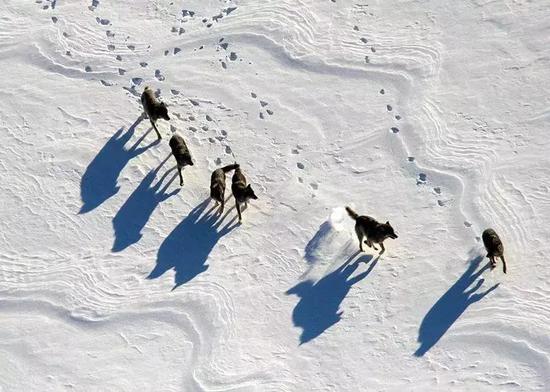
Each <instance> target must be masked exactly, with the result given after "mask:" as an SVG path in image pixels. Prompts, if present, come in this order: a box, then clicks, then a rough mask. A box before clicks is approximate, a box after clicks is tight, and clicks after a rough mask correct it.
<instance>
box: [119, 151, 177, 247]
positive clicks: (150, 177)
mask: <svg viewBox="0 0 550 392" xmlns="http://www.w3.org/2000/svg"><path fill="white" fill-rule="evenodd" d="M170 155H171V154H170ZM170 155H168V157H167V158H166V159H165V160H164V161H162V162H161V164H160V165H159V166H158V167H157V168H156V169H154V170H151V171H150V172H149V173H148V174H147V175H146V176H145V178H144V179H143V181H141V184H139V186H138V187H137V188H136V190H135V191H134V192H133V193H132V194H131V195H130V197H128V200H126V202H125V203H124V204H123V205H122V207H120V210H118V212H117V214H116V215H115V217H114V218H113V228H114V230H115V241H114V244H113V249H112V251H113V252H120V251H121V250H124V249H126V248H127V247H128V246H130V245H132V244H135V243H136V242H138V241H139V240H140V239H141V237H142V234H141V230H143V228H144V227H145V225H146V224H147V221H148V220H149V218H150V217H151V215H152V214H153V211H154V210H155V208H156V207H157V206H158V205H159V204H160V203H161V202H163V201H164V200H166V199H168V198H169V197H171V196H174V195H175V194H177V193H178V192H179V191H180V188H178V189H176V190H174V191H172V192H170V193H166V191H167V190H168V187H169V186H170V184H171V183H172V182H173V181H174V179H175V178H176V176H177V174H176V173H174V175H173V176H172V178H171V179H170V180H169V181H168V182H167V183H166V184H165V185H164V187H163V188H162V189H161V185H162V182H163V181H164V180H165V179H166V177H168V175H169V174H170V172H171V171H173V170H174V169H175V168H176V167H175V166H174V167H173V168H172V169H170V170H168V171H167V172H166V173H164V175H163V176H162V177H161V179H160V180H158V181H157V183H156V184H154V185H153V181H154V179H155V177H156V176H157V174H158V172H159V170H160V168H161V167H162V166H163V165H164V164H165V163H166V161H167V160H168V159H169V158H170Z"/></svg>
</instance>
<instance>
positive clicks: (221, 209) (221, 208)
mask: <svg viewBox="0 0 550 392" xmlns="http://www.w3.org/2000/svg"><path fill="white" fill-rule="evenodd" d="M224 206H225V200H224V199H223V196H222V202H221V207H220V215H221V214H223V207H224Z"/></svg>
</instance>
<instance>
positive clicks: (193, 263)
mask: <svg viewBox="0 0 550 392" xmlns="http://www.w3.org/2000/svg"><path fill="white" fill-rule="evenodd" d="M209 201H210V199H206V200H205V201H203V202H202V203H201V204H199V205H198V206H197V207H195V208H194V209H193V210H192V211H191V212H190V213H189V215H187V216H186V217H185V219H184V220H183V221H181V222H180V224H179V225H177V226H176V228H175V229H174V230H172V232H171V233H170V234H169V235H168V237H166V239H165V240H164V242H163V243H162V244H161V245H160V248H159V251H158V254H157V265H156V266H155V268H154V269H153V271H151V273H150V274H149V276H148V277H147V279H155V278H158V277H159V276H161V275H162V274H164V273H165V272H166V271H168V270H170V269H174V270H175V273H176V274H175V279H174V280H175V282H174V287H173V288H172V290H174V289H176V288H177V287H178V286H180V285H182V284H184V283H187V282H189V281H190V280H191V279H193V278H195V277H196V276H197V275H199V274H201V273H202V272H204V271H206V270H207V269H208V265H207V264H205V263H206V261H207V260H208V256H209V254H210V252H211V251H212V249H213V248H214V246H215V245H216V243H217V242H218V241H219V240H220V239H221V238H222V237H223V236H224V235H227V234H228V233H229V232H231V230H233V229H234V228H235V227H237V226H238V225H239V224H238V223H236V222H235V221H236V219H237V218H236V217H235V218H233V219H232V220H230V221H229V223H227V224H226V225H225V226H224V227H222V228H221V229H220V226H221V224H222V223H223V221H224V219H225V217H227V215H228V214H229V212H230V211H227V212H226V213H225V215H224V216H223V218H220V216H219V215H217V214H216V213H213V211H214V210H215V207H212V208H211V209H210V210H209V211H208V212H206V213H205V214H203V213H204V211H205V209H206V207H207V206H208V203H209ZM233 222H235V223H234V224H232V223H233Z"/></svg>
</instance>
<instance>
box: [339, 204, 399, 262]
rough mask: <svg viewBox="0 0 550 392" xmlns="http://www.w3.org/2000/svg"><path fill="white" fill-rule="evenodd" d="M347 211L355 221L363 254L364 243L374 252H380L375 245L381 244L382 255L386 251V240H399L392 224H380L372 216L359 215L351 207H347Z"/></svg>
mask: <svg viewBox="0 0 550 392" xmlns="http://www.w3.org/2000/svg"><path fill="white" fill-rule="evenodd" d="M346 211H347V212H348V214H349V216H350V217H351V218H352V219H353V220H355V233H356V234H357V238H358V239H359V249H360V250H361V252H362V251H363V241H365V242H366V243H367V245H368V246H370V247H371V248H374V250H378V248H376V246H375V245H374V244H380V248H381V250H380V254H382V253H384V252H385V251H386V248H384V240H385V239H386V238H393V239H396V238H397V234H395V232H394V231H393V227H391V225H390V222H386V223H380V222H378V221H377V220H376V219H374V218H371V217H370V216H367V215H358V214H357V213H356V212H355V211H353V210H352V209H351V208H349V207H346Z"/></svg>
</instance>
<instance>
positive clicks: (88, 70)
mask: <svg viewBox="0 0 550 392" xmlns="http://www.w3.org/2000/svg"><path fill="white" fill-rule="evenodd" d="M84 70H85V71H86V72H92V67H90V66H89V65H87V66H86V68H84Z"/></svg>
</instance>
